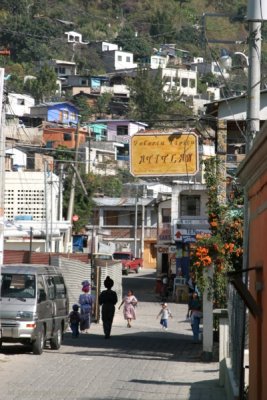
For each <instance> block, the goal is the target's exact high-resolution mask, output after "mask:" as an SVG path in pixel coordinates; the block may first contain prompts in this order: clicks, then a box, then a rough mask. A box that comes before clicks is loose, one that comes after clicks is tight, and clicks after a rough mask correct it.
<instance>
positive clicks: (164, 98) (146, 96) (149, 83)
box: [127, 67, 192, 127]
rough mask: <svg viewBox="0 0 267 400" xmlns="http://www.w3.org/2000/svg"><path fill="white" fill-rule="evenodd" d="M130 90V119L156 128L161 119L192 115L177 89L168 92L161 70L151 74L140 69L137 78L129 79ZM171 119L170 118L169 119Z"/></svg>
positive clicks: (147, 70)
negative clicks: (182, 101) (175, 115)
mask: <svg viewBox="0 0 267 400" xmlns="http://www.w3.org/2000/svg"><path fill="white" fill-rule="evenodd" d="M127 84H128V86H129V89H130V102H129V117H130V118H133V119H135V120H139V121H143V122H146V123H147V124H148V125H149V126H150V127H152V126H155V125H156V124H157V122H158V121H159V120H161V119H164V120H166V119H170V118H171V117H172V114H178V113H179V114H182V115H183V116H184V115H191V113H192V112H191V111H190V110H189V108H188V107H186V106H184V105H182V104H181V103H180V102H179V100H180V97H181V96H180V93H179V91H177V89H175V90H173V91H168V92H166V91H165V90H164V86H165V80H164V79H162V74H161V69H158V70H157V71H156V73H155V72H153V73H152V72H151V71H150V70H149V69H147V68H142V67H140V68H139V70H138V71H137V75H136V77H135V78H132V79H128V80H127ZM169 117H170V118H169Z"/></svg>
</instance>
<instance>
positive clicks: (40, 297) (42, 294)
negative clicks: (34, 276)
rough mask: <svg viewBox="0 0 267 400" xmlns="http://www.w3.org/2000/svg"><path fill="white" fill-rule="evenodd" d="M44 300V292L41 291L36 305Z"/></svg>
mask: <svg viewBox="0 0 267 400" xmlns="http://www.w3.org/2000/svg"><path fill="white" fill-rule="evenodd" d="M45 300H46V293H45V291H44V290H41V291H40V293H39V297H38V303H41V302H42V301H45Z"/></svg>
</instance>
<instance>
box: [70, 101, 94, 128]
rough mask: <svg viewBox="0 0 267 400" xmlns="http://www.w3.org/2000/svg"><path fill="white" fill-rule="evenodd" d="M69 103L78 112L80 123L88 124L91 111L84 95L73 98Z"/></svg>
mask: <svg viewBox="0 0 267 400" xmlns="http://www.w3.org/2000/svg"><path fill="white" fill-rule="evenodd" d="M71 101H72V103H73V104H74V105H75V106H76V107H77V108H78V110H79V114H80V122H81V123H83V122H88V121H89V120H90V118H91V116H92V110H91V108H90V106H89V104H88V101H87V97H86V96H84V95H79V96H74V97H73V98H72V100H71Z"/></svg>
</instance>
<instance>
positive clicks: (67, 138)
mask: <svg viewBox="0 0 267 400" xmlns="http://www.w3.org/2000/svg"><path fill="white" fill-rule="evenodd" d="M71 140H72V134H71V133H64V142H70V141H71Z"/></svg>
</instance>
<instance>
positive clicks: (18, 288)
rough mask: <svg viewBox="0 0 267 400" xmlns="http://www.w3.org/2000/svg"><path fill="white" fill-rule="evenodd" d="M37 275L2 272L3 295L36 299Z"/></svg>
mask: <svg viewBox="0 0 267 400" xmlns="http://www.w3.org/2000/svg"><path fill="white" fill-rule="evenodd" d="M35 293H36V284H35V276H34V275H29V274H10V273H9V274H5V273H3V274H2V284H1V293H0V295H1V297H12V298H24V299H25V298H26V299H34V298H35Z"/></svg>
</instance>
